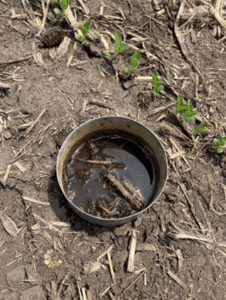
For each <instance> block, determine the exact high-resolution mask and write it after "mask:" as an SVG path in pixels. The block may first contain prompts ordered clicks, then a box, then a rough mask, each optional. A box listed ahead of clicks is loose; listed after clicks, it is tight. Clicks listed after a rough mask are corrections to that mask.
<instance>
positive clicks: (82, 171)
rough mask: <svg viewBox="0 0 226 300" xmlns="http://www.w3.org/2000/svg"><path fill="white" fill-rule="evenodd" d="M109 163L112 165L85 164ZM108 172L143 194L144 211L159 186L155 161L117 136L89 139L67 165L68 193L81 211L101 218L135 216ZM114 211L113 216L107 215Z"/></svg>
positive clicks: (128, 141)
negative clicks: (106, 176) (107, 180)
mask: <svg viewBox="0 0 226 300" xmlns="http://www.w3.org/2000/svg"><path fill="white" fill-rule="evenodd" d="M87 160H95V161H110V162H112V164H111V165H110V166H103V165H97V164H91V163H86V162H84V161H87ZM103 170H105V171H106V170H108V171H109V172H110V173H111V174H113V175H114V176H115V177H116V178H117V179H118V180H119V181H120V182H123V180H124V179H126V180H128V181H129V182H130V184H131V185H132V186H133V187H134V188H135V189H136V190H138V192H140V193H141V195H142V196H143V199H144V206H143V208H144V207H145V206H146V205H148V204H149V203H150V200H151V198H152V196H153V194H154V191H155V187H156V173H155V167H154V163H153V160H152V159H151V157H150V156H148V155H147V153H146V152H145V151H144V150H143V148H142V147H140V146H139V145H137V144H136V143H135V142H133V141H131V140H129V139H126V138H124V137H120V136H118V135H111V136H104V137H100V138H98V139H93V140H89V141H88V142H86V143H85V144H83V145H82V146H81V147H80V148H79V149H77V150H76V151H75V153H74V154H73V155H72V157H71V160H70V161H69V163H68V166H67V175H68V194H70V199H71V200H72V202H73V203H74V204H75V205H76V206H77V207H79V208H80V209H82V210H84V211H86V212H88V213H90V214H93V215H96V216H99V217H108V218H111V217H123V216H127V215H130V214H133V213H135V212H136V211H135V210H134V209H133V208H131V205H130V204H129V203H128V201H127V200H125V199H124V197H123V196H122V194H121V193H120V192H118V191H117V190H115V189H114V188H113V187H112V186H111V185H110V184H109V182H106V179H104V178H103V176H102V174H103V173H102V172H103ZM106 211H111V214H108V213H106Z"/></svg>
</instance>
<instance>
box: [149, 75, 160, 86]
mask: <svg viewBox="0 0 226 300" xmlns="http://www.w3.org/2000/svg"><path fill="white" fill-rule="evenodd" d="M151 77H152V80H153V84H154V86H156V84H157V83H158V77H157V76H156V75H155V74H154V73H151Z"/></svg>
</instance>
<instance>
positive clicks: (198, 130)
mask: <svg viewBox="0 0 226 300" xmlns="http://www.w3.org/2000/svg"><path fill="white" fill-rule="evenodd" d="M204 125H205V123H204V121H202V122H201V123H200V124H199V125H198V126H196V127H195V128H194V127H193V128H192V134H194V135H195V134H198V133H202V132H206V131H207V128H205V127H204Z"/></svg>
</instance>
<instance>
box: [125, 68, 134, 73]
mask: <svg viewBox="0 0 226 300" xmlns="http://www.w3.org/2000/svg"><path fill="white" fill-rule="evenodd" d="M131 71H132V70H130V69H129V68H128V67H125V68H124V72H125V73H131Z"/></svg>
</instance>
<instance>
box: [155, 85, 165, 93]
mask: <svg viewBox="0 0 226 300" xmlns="http://www.w3.org/2000/svg"><path fill="white" fill-rule="evenodd" d="M163 89H164V86H163V85H158V86H156V87H155V92H156V93H159V92H161V91H162V90H163Z"/></svg>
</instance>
